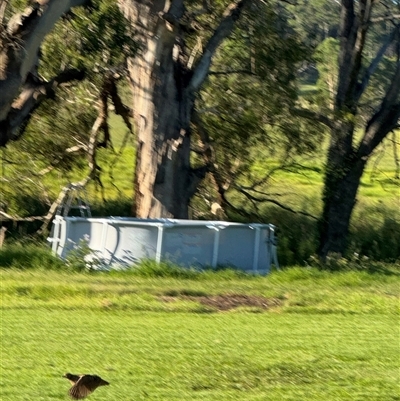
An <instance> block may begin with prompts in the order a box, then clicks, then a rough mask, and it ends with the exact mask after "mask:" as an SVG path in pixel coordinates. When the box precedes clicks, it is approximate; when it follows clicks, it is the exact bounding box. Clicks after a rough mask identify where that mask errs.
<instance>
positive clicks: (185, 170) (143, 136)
mask: <svg viewBox="0 0 400 401" xmlns="http://www.w3.org/2000/svg"><path fill="white" fill-rule="evenodd" d="M249 2H250V0H240V1H238V2H237V3H232V4H231V5H230V6H228V8H227V10H226V12H225V13H224V15H223V17H222V19H221V22H220V24H219V25H218V26H217V28H216V29H215V31H214V33H213V35H212V36H211V38H210V39H209V41H208V43H207V44H206V45H205V46H204V51H203V54H202V55H200V57H199V58H198V61H197V63H195V65H194V66H192V65H191V63H190V62H189V61H188V53H187V52H186V51H185V40H184V37H183V33H182V28H181V26H180V23H179V21H180V18H181V17H182V16H183V14H184V11H185V9H184V0H172V1H171V2H170V1H167V0H135V1H133V0H120V3H119V4H120V7H121V9H122V11H123V13H124V15H125V16H126V17H127V18H128V19H129V20H130V21H131V23H132V25H133V26H134V27H135V30H136V33H137V35H136V39H137V40H138V41H139V46H140V49H141V50H140V51H139V52H138V55H137V56H136V57H135V58H134V59H132V60H130V61H129V67H128V68H129V75H130V82H131V85H132V91H133V105H134V109H135V115H136V117H135V121H136V131H137V142H138V143H137V152H136V168H135V182H134V187H135V210H134V214H135V215H136V216H137V217H142V218H155V217H175V218H183V219H186V218H188V211H189V203H190V200H191V198H192V197H193V195H194V193H195V191H196V189H197V187H198V184H199V182H200V181H201V180H202V179H203V178H204V176H205V174H206V172H207V169H208V167H207V166H206V165H205V166H201V167H199V168H196V169H194V168H192V167H191V165H190V142H191V138H190V122H191V115H192V111H193V107H194V100H195V97H196V94H197V93H198V91H199V89H200V87H201V85H202V83H203V82H204V80H205V78H206V77H207V74H208V72H209V68H210V65H211V59H212V57H213V55H214V53H215V51H216V49H217V48H218V46H219V45H220V43H221V42H222V40H223V39H225V38H226V37H227V36H228V35H229V34H230V33H231V32H232V30H233V27H234V23H235V21H236V20H237V19H238V18H239V16H240V13H241V11H242V9H243V8H244V6H245V5H246V4H247V3H249Z"/></svg>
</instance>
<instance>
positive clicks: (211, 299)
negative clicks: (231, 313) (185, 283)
mask: <svg viewBox="0 0 400 401" xmlns="http://www.w3.org/2000/svg"><path fill="white" fill-rule="evenodd" d="M179 299H181V300H190V301H196V302H200V303H201V304H202V305H206V306H209V307H211V308H213V309H216V310H219V311H227V310H230V309H235V308H239V307H253V308H259V309H264V310H267V309H270V308H273V307H277V306H280V305H281V303H282V302H281V300H279V299H277V298H267V297H263V296H259V295H241V294H223V295H200V296H193V295H182V294H179V295H176V296H171V295H168V296H161V297H160V300H161V301H163V302H174V301H177V300H179Z"/></svg>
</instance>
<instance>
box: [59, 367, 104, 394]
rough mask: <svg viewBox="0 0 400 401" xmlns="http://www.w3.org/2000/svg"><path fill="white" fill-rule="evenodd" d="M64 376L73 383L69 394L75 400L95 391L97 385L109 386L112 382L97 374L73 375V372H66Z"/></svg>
mask: <svg viewBox="0 0 400 401" xmlns="http://www.w3.org/2000/svg"><path fill="white" fill-rule="evenodd" d="M63 377H65V378H66V379H68V380H69V381H70V382H71V384H72V387H71V388H70V390H69V391H68V394H69V395H70V397H71V398H73V399H74V400H81V399H82V398H85V397H87V396H88V395H89V394H91V393H93V391H94V390H96V388H97V387H100V386H108V385H109V384H110V383H108V382H106V381H105V380H103V379H102V378H101V377H100V376H97V375H73V374H72V373H66V374H65V375H64V376H63Z"/></svg>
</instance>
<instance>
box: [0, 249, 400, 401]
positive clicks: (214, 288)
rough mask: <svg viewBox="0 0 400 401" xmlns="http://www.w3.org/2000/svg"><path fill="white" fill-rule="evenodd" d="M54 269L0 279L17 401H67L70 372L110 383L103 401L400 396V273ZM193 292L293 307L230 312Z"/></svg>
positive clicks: (5, 271) (7, 374)
mask: <svg viewBox="0 0 400 401" xmlns="http://www.w3.org/2000/svg"><path fill="white" fill-rule="evenodd" d="M0 256H1V255H0ZM0 260H1V259H0ZM0 265H1V263H0ZM23 265H24V264H20V265H19V266H20V267H22V266H23ZM48 267H49V266H42V268H40V267H37V266H36V267H34V268H31V269H22V268H19V269H16V268H15V267H10V266H9V267H8V268H4V267H3V268H2V269H1V271H0V272H1V287H0V288H1V301H2V304H1V305H2V308H1V317H2V323H1V336H2V339H1V345H2V347H1V350H2V355H1V364H2V365H1V366H2V370H1V373H2V387H1V398H2V399H4V400H10V401H17V400H26V399H29V400H31V399H43V400H44V399H46V400H48V399H54V400H65V399H67V395H66V392H67V389H68V388H69V383H68V382H67V381H66V380H65V379H62V378H61V375H62V374H63V373H64V372H65V371H72V372H78V373H79V372H94V373H97V374H100V375H101V376H102V377H104V378H105V379H106V380H108V381H110V382H111V386H109V387H104V388H100V389H98V390H96V392H95V393H94V394H93V395H91V396H90V397H91V398H92V399H98V400H121V399H123V400H164V401H168V400H170V401H174V400H187V399H193V400H206V401H208V400H209V401H211V400H219V401H221V400H222V401H223V400H254V401H255V400H259V401H261V400H263V401H264V400H296V401H297V400H299V399H300V400H366V399H368V400H376V401H378V400H379V401H386V400H387V401H389V400H396V399H398V390H399V388H398V379H399V375H398V368H399V360H398V353H399V342H398V339H399V326H398V323H399V303H398V297H399V292H400V291H399V280H398V275H396V271H392V274H381V273H375V274H372V273H368V272H366V271H364V272H357V271H348V272H341V273H329V272H326V271H319V270H316V269H311V268H310V269H301V268H291V269H286V270H284V271H277V272H273V273H272V274H271V275H269V276H267V277H256V276H247V275H243V274H240V273H237V272H234V271H220V272H204V273H199V272H195V271H191V272H187V273H182V274H180V273H179V272H178V271H177V270H174V269H172V270H170V274H168V269H167V267H166V266H164V267H160V268H158V270H157V268H155V267H154V265H152V264H149V262H146V263H144V264H143V265H142V266H141V267H140V268H139V269H137V270H132V271H113V272H92V273H73V272H68V271H62V270H60V269H59V268H57V269H49V268H48ZM151 272H153V273H151ZM162 272H164V273H162ZM166 294H169V295H171V294H174V295H176V296H177V299H176V301H174V302H165V301H163V300H162V299H161V298H160V296H163V295H166ZM180 294H192V295H194V296H196V295H197V296H200V295H213V294H247V295H251V294H252V295H262V296H265V297H275V298H277V299H279V300H280V301H281V303H280V305H277V306H276V307H273V308H271V309H269V310H267V311H262V310H260V309H256V308H239V309H235V310H231V311H229V312H218V311H217V310H215V309H212V308H208V307H205V306H204V305H201V304H200V303H198V302H196V301H187V300H185V299H180V298H179V295H180Z"/></svg>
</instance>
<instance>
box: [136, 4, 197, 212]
mask: <svg viewBox="0 0 400 401" xmlns="http://www.w3.org/2000/svg"><path fill="white" fill-rule="evenodd" d="M164 3H165V1H152V2H143V3H141V2H136V4H134V3H133V2H132V3H130V6H129V16H130V18H131V20H132V21H133V22H134V24H135V27H136V28H137V30H138V39H139V40H140V45H141V46H142V49H143V51H142V52H140V54H139V55H138V56H137V57H136V58H134V59H133V60H131V61H130V63H129V75H130V81H131V84H132V89H133V104H134V106H135V111H136V114H137V115H138V116H139V117H138V120H137V124H136V125H137V127H136V128H137V142H138V143H137V153H136V169H135V170H136V173H135V183H134V185H135V206H136V210H135V215H136V216H138V217H143V218H146V217H150V218H152V217H153V218H154V217H176V218H187V217H188V205H189V201H190V198H191V196H192V193H191V176H192V173H191V169H190V129H189V128H190V127H189V123H190V110H191V108H192V107H193V99H191V98H190V97H188V96H187V95H186V94H185V90H184V87H183V82H182V79H181V78H182V77H183V76H184V70H183V68H182V66H181V64H180V62H179V59H178V58H177V53H178V52H179V49H178V48H177V47H176V43H175V35H176V33H175V28H174V27H173V26H172V25H171V24H169V23H168V22H166V21H165V20H164V19H162V17H161V14H160V13H162V12H163V9H164ZM178 12H181V11H180V10H178ZM176 17H179V15H176ZM139 20H140V25H139V24H138V23H137V21H139Z"/></svg>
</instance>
